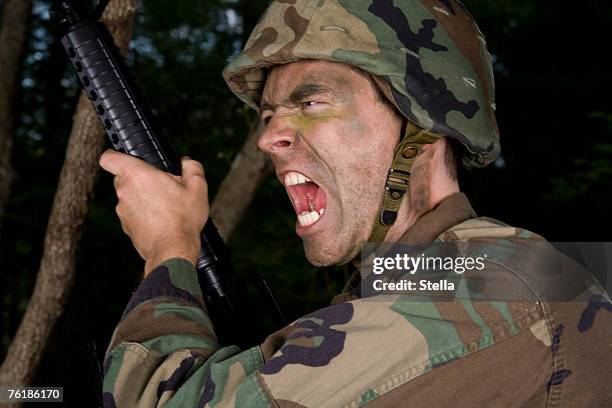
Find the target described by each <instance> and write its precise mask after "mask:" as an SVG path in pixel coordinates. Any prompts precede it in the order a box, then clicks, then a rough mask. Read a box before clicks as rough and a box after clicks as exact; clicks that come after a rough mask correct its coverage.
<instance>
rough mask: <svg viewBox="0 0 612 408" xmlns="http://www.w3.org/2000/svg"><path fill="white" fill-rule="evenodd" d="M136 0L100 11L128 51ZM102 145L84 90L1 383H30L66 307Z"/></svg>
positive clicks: (113, 3) (115, 3)
mask: <svg viewBox="0 0 612 408" xmlns="http://www.w3.org/2000/svg"><path fill="white" fill-rule="evenodd" d="M18 1H21V0H18ZM136 2H137V0H111V1H110V2H109V4H108V6H107V7H106V10H105V12H104V15H103V17H102V21H104V22H105V23H106V25H107V27H108V29H109V30H110V32H111V34H112V35H113V37H114V39H115V43H116V44H118V45H119V46H120V48H121V49H122V51H123V52H124V53H125V52H126V50H127V46H128V43H129V39H130V38H131V33H132V25H133V20H134V16H135V14H136ZM103 147H104V131H103V129H102V127H101V125H100V123H99V120H98V118H97V115H96V114H95V112H94V111H93V109H92V107H91V104H90V102H89V100H88V99H87V97H86V95H85V94H84V93H81V96H80V98H79V103H78V105H77V109H76V113H75V115H74V117H73V127H72V131H71V134H70V139H69V141H68V147H67V149H66V158H65V161H64V165H63V167H62V171H61V175H60V180H59V185H58V189H57V192H56V193H55V199H54V201H53V207H52V210H51V215H50V216H49V223H48V225H47V232H46V236H45V243H44V250H43V255H42V260H41V263H40V268H39V271H38V275H37V277H36V284H35V287H34V292H33V294H32V297H31V299H30V301H29V303H28V306H27V308H26V311H25V314H24V316H23V318H22V321H21V323H20V325H19V328H18V330H17V333H16V335H15V337H14V338H13V341H12V343H11V345H10V346H9V349H8V353H7V357H6V359H5V360H4V362H3V363H2V366H1V367H0V386H9V385H10V386H20V385H21V386H27V385H29V384H30V383H31V381H32V379H33V378H34V375H35V374H36V371H37V369H38V365H39V363H40V360H41V357H42V353H43V351H44V349H45V346H46V343H47V340H48V339H49V336H50V335H51V333H52V329H53V327H54V325H55V322H56V321H57V319H58V318H59V317H60V316H61V314H62V313H63V311H64V305H65V303H66V299H67V297H68V294H69V292H70V289H71V288H72V284H73V281H74V273H75V259H76V253H77V250H78V248H79V243H80V240H81V235H82V226H83V223H84V221H85V216H86V214H87V206H88V203H89V201H90V199H91V197H92V192H93V188H94V183H95V180H96V177H97V175H98V171H99V167H98V158H99V157H100V154H101V153H102V150H103ZM0 406H2V404H0ZM13 406H14V405H13Z"/></svg>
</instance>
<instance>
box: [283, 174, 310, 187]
mask: <svg viewBox="0 0 612 408" xmlns="http://www.w3.org/2000/svg"><path fill="white" fill-rule="evenodd" d="M308 181H312V180H310V179H309V178H308V177H306V176H305V175H303V174H301V173H298V172H295V171H292V172H290V173H287V174H285V186H287V187H288V186H294V185H296V184H304V183H306V182H308Z"/></svg>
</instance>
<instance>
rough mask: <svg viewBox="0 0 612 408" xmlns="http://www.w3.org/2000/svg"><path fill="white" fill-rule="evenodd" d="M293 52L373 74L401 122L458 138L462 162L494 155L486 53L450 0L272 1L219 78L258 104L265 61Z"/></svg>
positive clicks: (281, 60) (481, 162) (284, 59)
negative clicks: (403, 117)
mask: <svg viewBox="0 0 612 408" xmlns="http://www.w3.org/2000/svg"><path fill="white" fill-rule="evenodd" d="M300 59H319V60H327V61H333V62H340V63H344V64H349V65H352V66H356V67H358V68H360V69H362V70H364V71H366V72H368V73H370V74H372V75H374V77H375V78H376V79H377V81H376V82H377V83H378V84H379V85H380V86H382V87H383V92H384V93H385V95H387V97H389V98H390V99H391V101H392V102H393V104H394V105H395V106H396V107H397V108H398V109H399V110H400V112H401V113H402V114H403V115H404V116H405V117H406V118H407V119H408V120H410V121H412V122H413V123H415V124H416V125H418V126H419V127H421V128H423V129H426V130H430V131H433V132H435V133H439V134H442V135H446V136H449V137H452V138H454V139H456V140H458V141H460V142H461V143H462V144H463V145H464V146H465V147H466V148H467V154H466V155H465V156H464V163H465V164H467V165H475V166H485V165H487V164H489V163H491V162H492V161H493V160H495V158H496V157H497V155H498V154H499V150H500V146H499V131H498V129H497V123H496V120H495V114H494V109H495V102H494V98H495V89H494V82H493V71H492V67H491V59H490V55H489V53H488V51H487V48H486V43H485V39H484V36H483V35H482V33H481V32H480V30H479V29H478V27H477V25H476V23H475V22H474V20H473V18H472V17H471V15H470V14H469V13H468V11H467V10H466V9H465V7H464V6H463V5H462V4H461V3H460V2H458V1H455V0H395V1H393V0H275V1H273V2H272V3H271V4H270V6H269V7H268V9H267V10H266V12H265V13H264V15H263V16H262V17H261V19H260V20H259V23H258V24H257V26H256V27H255V29H254V30H253V32H252V33H251V36H250V38H249V40H248V41H247V43H246V46H245V48H244V50H243V52H242V53H240V54H239V55H238V56H237V57H236V58H235V59H234V60H233V61H232V62H230V64H229V65H228V66H227V67H226V68H225V70H224V72H223V76H224V78H225V80H226V82H227V84H228V85H229V87H230V89H231V90H232V92H234V93H235V94H236V96H238V97H239V98H240V99H241V100H243V101H244V102H246V103H247V104H248V105H249V106H251V107H253V108H255V109H257V108H258V105H259V103H260V99H261V94H262V91H263V87H264V84H265V80H266V72H267V68H269V67H271V66H273V65H277V64H286V63H289V62H293V61H296V60H300Z"/></svg>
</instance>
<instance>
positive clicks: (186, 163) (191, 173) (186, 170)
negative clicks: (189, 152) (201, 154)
mask: <svg viewBox="0 0 612 408" xmlns="http://www.w3.org/2000/svg"><path fill="white" fill-rule="evenodd" d="M181 168H182V170H181V174H182V176H183V180H184V181H185V183H186V184H187V185H190V184H193V183H198V184H201V183H202V182H203V183H204V184H206V180H205V178H204V167H202V164H201V163H200V162H198V161H196V160H191V159H189V158H183V159H182V160H181Z"/></svg>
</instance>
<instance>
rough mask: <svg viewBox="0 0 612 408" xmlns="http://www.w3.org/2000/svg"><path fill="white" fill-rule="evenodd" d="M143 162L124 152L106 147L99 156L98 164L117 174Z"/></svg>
mask: <svg viewBox="0 0 612 408" xmlns="http://www.w3.org/2000/svg"><path fill="white" fill-rule="evenodd" d="M142 163H144V162H143V161H142V160H140V159H137V158H136V157H134V156H130V155H129V154H126V153H119V152H116V151H114V150H112V149H107V150H106V151H105V152H104V153H102V156H100V160H99V164H100V167H102V168H103V169H104V170H106V171H108V172H109V173H111V174H113V175H115V176H117V175H121V174H125V173H126V172H128V171H129V169H130V168H132V167H133V166H138V165H140V164H142Z"/></svg>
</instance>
